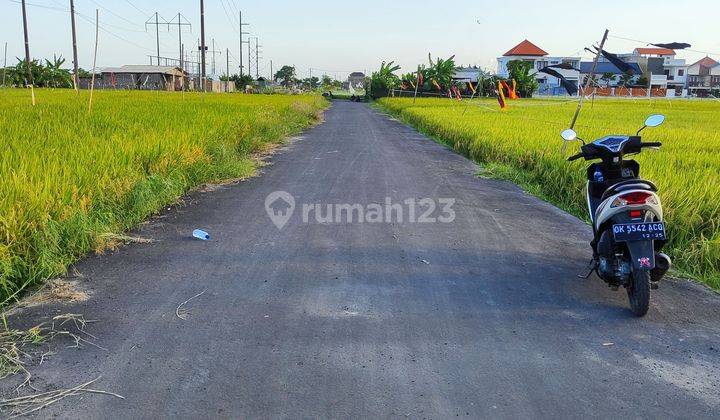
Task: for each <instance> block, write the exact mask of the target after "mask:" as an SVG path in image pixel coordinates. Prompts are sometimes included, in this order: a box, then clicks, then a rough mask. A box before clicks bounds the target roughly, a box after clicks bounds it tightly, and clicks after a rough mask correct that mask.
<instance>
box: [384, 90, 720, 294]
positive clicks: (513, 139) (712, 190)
mask: <svg viewBox="0 0 720 420" xmlns="http://www.w3.org/2000/svg"><path fill="white" fill-rule="evenodd" d="M379 104H380V106H382V107H383V108H385V109H386V110H388V111H389V112H390V113H392V114H394V115H396V116H398V117H399V118H401V119H403V120H404V121H406V122H408V123H410V124H412V125H414V126H416V127H417V128H418V129H420V130H422V131H423V132H425V133H427V134H429V135H431V136H433V137H434V138H436V139H438V140H439V141H442V142H444V143H446V144H448V145H449V146H451V147H453V148H454V149H455V150H457V151H459V152H461V153H464V154H465V155H467V156H469V157H470V158H472V159H474V160H476V161H477V162H479V163H482V164H483V166H484V168H485V169H484V172H485V175H487V176H495V177H501V178H505V179H510V180H513V181H515V182H517V183H519V184H520V185H522V186H523V187H524V188H526V189H528V190H529V191H530V192H532V193H534V194H537V195H539V196H541V197H543V198H544V199H547V200H548V201H551V202H553V203H555V204H556V205H558V206H560V207H562V208H564V209H566V210H568V211H570V212H572V213H573V214H576V215H577V216H579V217H582V218H584V219H585V220H588V216H587V210H586V208H585V201H584V200H585V198H584V191H583V188H584V184H585V178H584V176H585V175H584V173H585V168H586V167H587V164H586V163H585V162H584V161H583V160H582V159H581V160H578V161H575V162H572V163H571V162H566V161H565V158H566V157H567V156H569V155H570V154H574V153H575V152H576V151H577V147H578V145H579V143H572V144H570V146H569V147H568V150H567V152H566V154H564V155H563V154H562V151H561V146H562V141H561V139H560V135H559V133H560V131H561V130H563V129H565V128H567V127H568V126H569V125H570V120H571V118H572V115H573V113H574V111H575V108H576V106H577V102H576V101H567V100H550V99H524V100H518V101H510V108H509V109H508V110H506V111H500V109H499V106H498V104H497V101H496V100H495V99H480V100H473V101H472V102H471V103H469V102H468V101H463V102H457V101H451V100H448V99H418V100H417V102H416V103H415V104H413V101H412V99H406V98H385V99H382V100H380V101H379ZM653 113H661V114H665V115H666V116H667V120H666V122H665V124H664V125H662V126H660V127H658V128H654V129H650V128H649V129H646V130H645V131H644V132H643V136H644V137H643V138H644V140H645V141H661V142H663V147H662V149H661V150H659V151H653V150H648V151H644V152H643V153H642V154H640V155H639V156H636V157H634V158H635V159H636V160H638V162H639V163H640V165H641V167H642V172H641V176H643V177H644V178H647V179H650V180H652V181H655V182H656V183H657V185H658V188H659V189H660V197H661V199H662V200H663V207H664V210H665V212H666V213H665V217H666V221H667V223H668V231H669V234H670V242H669V244H668V247H667V248H666V250H667V252H668V254H669V255H670V256H671V257H672V258H673V261H674V264H675V268H676V269H677V270H678V272H679V273H680V274H683V275H689V276H692V277H694V278H697V279H700V280H702V281H704V282H705V283H707V284H708V285H710V286H712V287H714V288H716V289H717V288H720V134H719V133H720V101H697V100H694V101H691V100H667V99H656V100H651V99H648V100H645V99H635V100H622V99H614V100H613V99H602V100H595V101H592V102H591V101H589V102H586V105H585V107H584V109H583V112H582V113H581V115H580V118H579V119H578V122H577V124H576V126H575V129H576V131H577V132H578V134H579V136H580V137H582V138H583V139H585V140H593V139H595V138H599V137H602V136H604V135H608V134H634V133H635V131H637V129H638V128H640V127H641V126H642V123H643V121H644V120H645V118H646V117H647V116H648V115H650V114H653ZM571 152H572V153H571ZM588 253H589V249H588Z"/></svg>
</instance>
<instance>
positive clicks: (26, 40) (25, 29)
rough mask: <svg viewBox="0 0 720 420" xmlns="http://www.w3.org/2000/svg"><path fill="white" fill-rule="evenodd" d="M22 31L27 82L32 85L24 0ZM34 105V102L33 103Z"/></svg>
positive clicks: (23, 0)
mask: <svg viewBox="0 0 720 420" xmlns="http://www.w3.org/2000/svg"><path fill="white" fill-rule="evenodd" d="M22 15H23V31H24V32H25V65H26V67H27V83H28V84H29V85H30V86H32V84H33V79H32V71H31V70H30V41H28V25H27V13H26V12H25V0H22ZM33 105H34V104H33Z"/></svg>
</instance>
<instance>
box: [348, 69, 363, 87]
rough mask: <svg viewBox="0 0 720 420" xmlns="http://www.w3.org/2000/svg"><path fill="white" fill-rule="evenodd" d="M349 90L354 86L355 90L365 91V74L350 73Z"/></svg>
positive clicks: (359, 72)
mask: <svg viewBox="0 0 720 420" xmlns="http://www.w3.org/2000/svg"><path fill="white" fill-rule="evenodd" d="M347 83H348V88H349V86H351V85H352V87H353V88H355V89H363V87H364V86H365V73H363V72H361V71H356V72H352V73H350V75H349V76H348V79H347Z"/></svg>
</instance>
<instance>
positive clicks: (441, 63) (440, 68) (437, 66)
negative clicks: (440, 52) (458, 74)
mask: <svg viewBox="0 0 720 420" xmlns="http://www.w3.org/2000/svg"><path fill="white" fill-rule="evenodd" d="M428 61H429V63H430V65H429V66H428V67H427V68H426V69H425V78H426V79H427V80H428V81H432V80H434V81H435V82H437V84H438V85H440V87H441V88H442V89H449V88H450V86H451V84H452V79H453V76H454V75H455V56H454V55H453V56H450V58H447V59H442V58H437V59H436V60H435V61H433V59H432V56H431V55H430V54H428Z"/></svg>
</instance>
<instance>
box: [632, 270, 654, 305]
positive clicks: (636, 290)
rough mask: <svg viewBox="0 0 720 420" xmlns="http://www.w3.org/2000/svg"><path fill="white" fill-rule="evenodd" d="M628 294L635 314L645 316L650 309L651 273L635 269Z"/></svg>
mask: <svg viewBox="0 0 720 420" xmlns="http://www.w3.org/2000/svg"><path fill="white" fill-rule="evenodd" d="M627 294H628V299H629V300H630V309H632V312H633V314H635V316H637V317H643V316H645V315H646V314H647V313H648V309H649V308H650V271H648V270H637V269H633V270H632V273H631V274H630V284H629V285H628V287H627Z"/></svg>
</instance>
